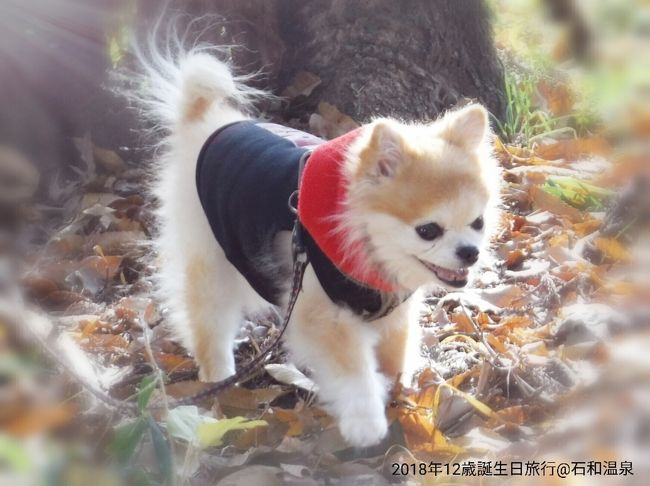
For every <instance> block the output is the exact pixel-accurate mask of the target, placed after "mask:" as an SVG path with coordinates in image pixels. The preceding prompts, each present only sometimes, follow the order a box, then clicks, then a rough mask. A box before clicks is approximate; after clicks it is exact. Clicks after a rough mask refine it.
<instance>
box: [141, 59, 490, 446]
mask: <svg viewBox="0 0 650 486" xmlns="http://www.w3.org/2000/svg"><path fill="white" fill-rule="evenodd" d="M167 54H169V53H167ZM172 57H173V56H172ZM145 79H146V83H145V86H144V89H143V91H141V92H140V94H139V96H140V101H141V103H142V106H144V107H145V109H146V110H148V111H147V115H148V116H150V117H151V118H152V119H154V120H155V121H156V123H157V125H158V126H159V127H161V128H162V129H163V130H164V131H165V132H166V136H165V138H164V139H163V143H162V144H161V145H162V146H161V149H160V155H159V164H158V166H157V168H156V171H157V177H156V180H155V182H154V184H153V190H154V193H155V195H156V197H157V199H158V200H159V201H160V208H159V210H158V213H157V216H158V223H159V233H158V235H157V238H156V242H157V248H158V251H159V255H160V259H161V262H160V264H161V265H160V272H159V276H158V277H159V278H158V282H159V288H160V294H161V298H162V299H163V301H164V303H165V305H166V307H167V308H168V309H169V315H168V319H167V320H168V322H169V324H170V325H171V326H172V328H173V329H174V330H175V332H176V334H177V335H178V336H179V338H180V339H181V340H182V343H183V344H184V346H185V347H186V348H187V349H188V350H189V351H190V352H191V353H193V354H195V357H196V358H197V361H198V362H199V365H200V377H201V379H203V380H206V381H218V380H221V379H223V378H225V377H227V376H229V375H231V374H232V373H234V371H235V367H234V359H233V349H232V347H233V344H234V340H235V336H236V333H237V331H238V329H239V326H240V323H241V321H242V317H243V315H244V314H245V313H252V312H256V311H258V310H260V309H261V308H263V307H264V306H266V305H267V304H265V302H264V301H263V300H262V299H261V297H259V296H258V295H257V294H256V292H255V291H254V290H253V288H251V286H250V285H249V284H248V282H247V281H246V280H245V279H244V278H243V276H242V275H240V274H239V273H238V271H237V270H236V269H235V268H234V267H233V265H232V264H230V263H229V262H228V260H227V259H226V258H225V255H224V253H223V251H222V249H221V247H220V246H219V244H218V243H217V241H216V240H215V238H214V236H213V234H212V231H211V229H210V227H209V225H208V221H207V219H206V217H205V215H204V212H203V209H202V207H201V204H200V202H199V199H198V194H197V190H196V186H195V167H196V161H197V156H198V154H199V151H200V149H201V147H202V145H203V143H204V142H205V140H206V138H207V137H208V136H209V135H210V134H211V133H212V132H214V131H215V130H216V129H218V128H219V127H221V126H223V125H225V124H227V123H231V122H233V121H237V120H244V119H246V118H247V115H246V114H245V113H246V111H247V109H248V105H249V101H250V99H251V97H253V96H256V95H258V94H259V93H258V92H255V91H254V90H249V89H248V88H245V87H244V86H243V85H241V84H240V83H238V82H237V81H236V80H235V79H234V78H233V77H232V75H231V74H230V70H229V68H228V66H227V65H226V64H224V63H222V62H221V61H218V60H217V59H216V58H215V57H213V56H211V55H207V54H205V53H203V52H190V53H188V54H183V53H182V51H181V52H179V53H178V55H177V56H176V57H175V58H171V59H170V58H169V56H167V57H165V56H162V55H158V54H155V53H154V56H153V61H152V62H148V63H147V62H145ZM199 99H207V100H209V102H210V105H209V107H207V108H206V111H205V113H203V114H201V116H199V117H198V118H192V117H189V119H188V115H187V114H188V113H190V112H191V111H192V107H193V106H195V104H196V103H197V101H198V100H199ZM388 142H389V146H390V147H389V148H390V150H389V151H388V158H387V159H386V160H387V161H388V162H389V163H387V164H385V167H383V168H381V170H380V172H379V173H378V174H379V175H380V176H381V177H390V176H391V172H392V171H393V170H394V169H395V164H397V163H398V160H397V159H396V157H397V156H396V150H398V149H397V148H396V147H397V142H395V141H394V140H393V139H392V138H390V139H389V140H388ZM449 204H454V203H453V202H451V201H450V203H449ZM480 209H481V208H479V207H477V208H476V212H477V215H478V214H480V212H481V211H480ZM448 211H450V212H452V213H453V208H439V209H438V210H437V213H436V214H434V215H431V217H432V218H436V219H437V220H439V221H444V218H445V217H446V214H447V212H448ZM355 217H356V218H361V219H363V221H362V222H361V221H360V220H356V221H353V222H352V223H350V224H348V228H351V227H352V228H356V227H363V228H365V230H367V231H369V232H370V233H372V237H373V238H374V239H381V240H382V241H385V243H384V244H382V245H380V246H378V247H377V248H376V251H377V252H378V253H377V255H378V257H379V260H380V261H381V262H383V264H384V265H385V266H386V267H387V268H388V270H389V272H390V274H394V275H399V279H400V282H402V283H404V284H406V285H405V286H406V287H407V288H411V290H412V289H413V288H415V287H418V286H419V285H420V283H421V282H422V281H423V280H428V281H430V280H431V275H430V274H428V275H426V276H424V275H421V274H420V273H418V272H422V269H421V268H420V269H417V268H416V267H413V268H403V267H401V268H398V267H399V265H401V264H402V261H403V259H402V257H401V253H403V252H404V249H405V248H407V249H408V251H410V252H412V253H414V254H421V255H425V256H426V257H427V258H430V259H431V260H432V261H435V262H439V263H440V264H441V265H448V266H452V265H456V263H455V262H453V261H452V260H453V256H451V253H450V252H452V251H453V249H454V248H455V247H456V246H457V245H458V244H459V243H461V242H471V243H475V244H477V245H478V244H480V240H481V238H482V236H481V235H479V234H477V233H476V232H471V231H468V230H467V229H466V228H459V229H458V231H456V232H454V233H453V235H451V236H449V237H448V238H449V240H441V241H440V242H439V243H438V244H436V245H434V246H433V247H431V245H429V244H424V242H423V241H421V240H418V239H417V236H416V235H415V233H414V231H413V228H410V227H409V228H399V227H398V226H396V225H398V224H401V223H398V222H396V221H395V220H394V218H390V217H388V216H382V215H378V214H357V215H352V216H350V218H351V219H352V220H353V219H354V218H355ZM449 225H450V226H451V225H453V222H450V223H449ZM396 231H397V233H396ZM402 232H403V233H404V234H408V235H409V236H408V237H406V238H402V237H401V235H402ZM396 235H399V236H397V237H396ZM278 242H279V243H278V244H282V245H284V246H286V248H285V250H286V251H288V250H289V248H288V244H289V242H288V240H287V239H286V238H285V239H279V240H278ZM282 242H284V243H282ZM391 242H392V243H391ZM425 277H426V278H425ZM411 284H416V285H414V286H412V285H411ZM411 301H416V302H419V301H418V299H417V298H415V297H414V298H412V299H410V300H409V301H407V302H406V303H403V304H402V305H400V306H399V307H398V308H397V309H395V310H394V311H393V312H392V313H390V314H389V315H388V316H386V317H384V318H382V319H380V320H378V321H375V322H371V323H367V322H363V321H362V320H361V319H360V318H359V317H358V316H357V315H355V314H353V313H351V312H350V311H348V310H346V309H343V308H341V307H339V306H337V305H335V304H334V303H332V301H331V300H330V299H329V298H328V297H327V295H326V294H325V292H324V291H323V289H322V287H321V285H320V283H319V282H318V280H317V278H316V276H315V274H314V273H313V271H312V270H311V269H310V268H309V269H308V271H307V273H306V275H305V278H304V284H303V291H302V293H301V296H300V298H299V300H298V303H297V305H296V308H295V310H294V314H293V316H292V321H291V323H290V325H289V328H288V331H287V339H286V344H287V346H288V347H289V350H290V352H291V355H292V356H293V359H295V360H296V361H297V363H299V364H300V365H303V366H305V367H308V368H310V369H311V370H312V371H313V376H314V380H315V381H316V382H317V383H318V385H319V389H320V393H319V394H320V399H321V400H322V401H323V403H324V404H325V405H326V407H327V409H328V410H329V412H330V413H331V414H332V415H333V416H334V417H336V418H337V420H338V424H339V428H340V431H341V433H342V434H343V436H344V437H345V439H346V440H347V441H349V443H350V444H352V445H355V446H368V445H372V444H375V443H377V442H378V441H379V440H380V439H381V438H382V437H384V436H385V434H386V432H387V421H386V417H385V413H384V408H385V403H386V397H387V391H388V388H389V385H390V383H391V382H392V380H394V379H395V377H396V375H397V374H399V373H403V376H402V379H403V380H404V381H406V382H408V380H409V378H410V373H412V372H413V371H414V370H415V369H416V368H417V366H418V364H419V356H420V355H419V349H418V346H419V324H418V319H417V315H414V314H415V313H417V312H418V308H417V306H412V305H410V302H411ZM394 333H402V335H403V336H405V337H404V339H403V346H402V348H400V349H395V353H394V354H395V356H392V359H393V361H395V362H396V364H395V363H394V366H393V368H394V369H392V371H389V372H388V375H389V376H385V375H384V374H382V373H380V372H379V366H380V363H379V362H378V353H379V354H381V353H380V351H379V349H380V348H381V346H382V345H388V348H389V349H390V345H391V339H392V336H393V334H394ZM205 348H207V349H209V353H207V354H205V353H204V354H203V355H201V353H200V351H199V350H200V349H205ZM389 354H390V353H389Z"/></svg>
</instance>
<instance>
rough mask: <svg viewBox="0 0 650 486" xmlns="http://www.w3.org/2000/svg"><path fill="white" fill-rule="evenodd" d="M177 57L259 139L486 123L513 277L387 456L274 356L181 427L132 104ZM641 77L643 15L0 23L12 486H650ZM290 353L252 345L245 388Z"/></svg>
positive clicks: (275, 8)
mask: <svg viewBox="0 0 650 486" xmlns="http://www.w3.org/2000/svg"><path fill="white" fill-rule="evenodd" d="M174 29H176V31H177V32H179V33H181V35H183V36H184V37H185V40H186V41H187V43H188V44H191V43H193V42H195V41H196V40H197V39H200V41H202V42H205V43H209V44H212V45H227V46H229V48H228V49H226V50H225V51H224V52H225V53H224V56H226V57H227V58H228V60H230V61H231V62H232V63H233V65H234V66H235V67H236V69H237V71H238V72H239V73H240V74H249V73H256V75H255V76H254V77H253V79H252V80H251V83H253V84H255V85H256V86H257V87H260V88H264V89H267V90H270V91H272V92H273V93H274V94H276V95H278V97H277V98H275V99H272V100H267V101H264V102H263V104H261V105H260V106H258V109H259V112H260V116H261V117H264V118H268V119H271V120H273V121H275V122H278V123H282V124H285V125H290V126H293V127H296V128H299V129H302V130H306V131H309V132H311V133H314V134H316V135H318V136H321V137H323V138H333V137H335V136H338V135H340V134H342V133H345V132H347V131H349V130H351V129H353V128H355V127H357V126H358V125H359V124H363V123H365V122H367V121H369V120H370V119H371V118H372V117H373V116H379V115H384V116H386V115H387V116H395V117H399V118H403V119H406V120H414V121H422V122H426V121H428V120H433V119H435V118H436V117H437V116H438V115H439V114H440V113H442V112H444V111H445V110H446V109H449V108H451V107H453V106H456V105H458V104H463V103H467V102H468V101H470V100H478V101H480V102H482V103H484V104H485V105H486V106H487V107H488V109H489V110H490V113H491V116H492V125H493V129H494V132H495V135H496V137H495V153H496V155H497V157H498V158H499V160H500V162H501V164H502V166H503V167H504V169H505V170H504V213H503V221H502V222H503V225H502V228H501V230H500V232H499V234H498V235H496V237H495V241H494V251H495V256H496V258H495V263H494V265H492V266H491V267H486V268H483V269H481V273H480V276H479V278H478V281H477V282H476V285H475V289H473V290H471V291H468V292H466V293H463V294H456V293H454V294H447V295H439V294H437V293H432V294H431V295H430V296H429V297H428V299H427V305H426V308H425V310H424V312H423V314H422V325H423V327H424V336H425V339H424V343H423V349H422V352H423V354H424V355H425V356H427V357H428V358H429V359H430V361H429V363H430V366H429V367H428V368H426V369H425V370H423V371H422V373H421V374H420V375H419V377H418V380H417V382H416V383H414V384H413V387H412V388H404V389H398V390H395V391H394V395H393V399H392V401H391V405H390V407H389V411H388V413H389V417H391V420H392V423H393V425H392V426H391V435H390V437H388V438H387V439H386V441H384V442H383V443H382V444H380V445H379V446H378V447H376V448H371V449H370V450H365V451H358V450H350V449H348V448H347V447H346V446H345V444H344V443H343V442H342V440H341V439H340V437H338V436H337V433H336V430H335V428H334V427H333V425H332V422H331V419H330V418H329V417H328V416H327V415H326V414H325V413H324V412H323V411H322V410H321V409H320V408H319V407H318V405H317V401H314V394H313V391H314V390H313V389H312V385H310V383H311V382H310V380H309V378H308V372H306V370H302V371H305V372H306V374H303V372H301V371H299V370H296V369H295V368H293V367H292V366H291V365H290V363H289V362H288V361H287V359H288V358H287V356H285V355H284V354H283V353H282V352H281V351H278V352H275V354H274V366H275V368H274V367H271V368H268V369H267V370H260V372H259V373H258V374H257V375H256V376H255V377H254V378H253V380H251V381H250V382H247V383H246V384H245V385H242V386H241V387H234V388H232V389H231V390H227V391H226V392H224V393H222V394H220V395H219V396H218V397H212V398H211V399H208V400H204V401H203V402H201V403H199V404H197V406H196V407H172V408H169V407H164V406H163V407H162V408H161V404H163V405H164V404H165V403H166V398H167V397H170V399H171V398H179V397H183V396H187V395H191V394H192V393H195V392H197V391H200V390H201V389H203V384H201V383H199V382H198V381H197V378H196V369H195V367H194V364H193V362H192V359H191V357H189V356H187V355H186V354H185V353H184V351H183V350H182V349H181V348H180V347H179V346H178V345H177V344H176V343H175V342H174V341H173V340H172V339H171V338H170V336H168V334H167V332H166V330H165V328H164V321H165V309H162V308H159V307H158V305H157V303H156V301H155V298H154V297H153V290H154V287H153V283H152V275H153V274H154V273H155V270H156V267H157V265H158V264H159V262H158V261H157V259H156V255H155V254H154V252H153V250H152V248H151V245H150V243H149V241H150V237H151V235H152V234H155V224H154V220H153V216H152V211H153V209H155V206H156V201H155V200H154V199H153V198H152V197H151V196H150V195H149V194H148V193H147V190H146V186H147V180H148V178H149V177H150V162H151V160H152V158H153V156H154V153H153V149H152V148H151V147H152V146H153V145H154V144H155V142H156V138H155V137H156V135H152V128H155V127H151V126H147V124H146V123H145V122H143V120H142V117H141V116H140V114H139V111H138V107H137V106H133V105H131V104H130V103H129V101H128V97H127V96H125V93H127V92H128V91H129V90H130V89H132V88H133V86H134V83H135V82H136V81H137V76H136V75H137V73H138V66H137V63H136V62H135V60H134V58H133V55H132V45H133V43H140V44H142V43H143V42H144V40H145V39H146V38H147V36H149V35H154V37H155V38H156V39H157V42H159V43H160V44H161V45H162V44H164V43H165V41H166V39H168V38H169V35H170V32H172V31H173V30H174ZM648 52H650V3H649V2H648V1H647V0H486V1H479V0H456V1H454V2H448V1H445V0H435V1H425V0H409V1H405V2H391V1H389V0H368V1H364V2H354V1H350V0H331V1H330V0H328V1H308V2H303V1H298V0H268V1H262V0H241V1H235V0H189V1H180V0H179V1H168V2H159V1H156V0H92V1H81V0H3V1H2V3H1V4H0V482H7V483H8V482H9V481H12V482H13V483H14V484H65V485H68V484H69V485H76V484H87V483H88V482H89V481H91V480H92V481H94V482H95V483H96V484H99V483H101V484H111V485H112V484H235V483H237V484H249V483H250V484H284V483H287V484H322V483H325V482H327V481H329V482H330V484H332V483H341V484H388V483H389V482H390V481H391V480H394V479H395V477H394V476H392V475H391V471H392V468H391V467H390V465H391V464H392V463H402V462H405V463H413V462H414V461H424V462H425V463H427V464H429V463H430V462H432V461H433V462H440V463H443V464H445V463H452V462H458V463H463V462H464V461H478V460H482V461H490V460H491V461H495V460H502V461H506V462H507V463H508V465H510V464H511V462H512V461H523V462H524V468H523V470H524V472H525V471H526V470H527V469H526V467H527V466H526V461H528V463H529V465H530V470H531V471H533V470H535V467H533V466H534V463H535V462H536V463H539V464H541V463H544V464H545V469H544V474H538V475H535V474H533V473H531V474H529V475H525V477H524V476H521V477H520V476H516V475H508V477H506V478H503V477H501V478H499V477H492V476H490V475H487V476H485V477H483V478H480V479H482V480H483V483H484V484H492V482H494V484H502V483H503V482H504V481H505V482H511V483H512V484H522V483H526V484H527V482H530V483H531V484H537V483H554V482H555V481H557V480H558V476H557V474H556V473H554V472H551V470H552V468H551V465H552V464H553V465H556V464H560V463H567V464H570V465H571V468H572V469H571V472H570V473H569V474H568V476H569V477H568V479H565V480H564V481H570V482H571V484H593V483H601V482H602V483H604V484H618V483H620V484H645V482H644V478H647V477H648V476H647V475H648V474H650V463H649V462H648V457H650V425H649V424H650V408H649V407H648V403H650V383H649V381H648V379H649V377H650V361H649V358H648V356H649V353H648V352H647V349H649V347H650V326H649V324H650V322H649V317H650V314H649V310H650V309H649V307H648V302H649V300H648V298H649V297H650V281H649V280H650V272H649V270H650V255H649V253H648V248H650V247H649V246H648V243H649V242H650V238H649V236H650V232H649V229H650V227H649V226H648V221H649V219H648V217H649V215H650V175H649V173H648V172H649V170H648V160H649V159H648V156H649V154H650V144H649V141H648V135H649V134H650V58H649V56H648V54H647V53H648ZM153 133H155V131H154V132H153ZM215 291H218V289H215ZM276 331H277V330H276V322H275V320H274V318H273V316H271V317H268V318H267V317H265V318H251V320H250V321H249V322H247V323H246V326H245V329H244V331H243V332H242V335H241V339H240V341H239V348H238V351H237V356H238V360H239V362H240V363H241V362H243V361H246V360H248V359H250V358H251V357H252V356H254V355H255V354H256V353H258V352H259V349H263V348H264V346H265V344H267V343H268V341H269V340H271V339H272V337H273V336H274V333H275V332H276ZM123 400H135V401H137V402H138V404H139V407H136V408H137V410H136V411H133V410H127V409H125V408H124V407H123V406H122V405H121V404H123V403H124V402H123ZM590 461H591V464H590V465H589V467H590V468H591V469H588V470H587V464H588V463H590ZM628 463H629V464H631V469H632V471H633V474H634V475H633V476H629V475H626V471H627V470H628V469H629V468H628ZM598 464H599V466H598ZM508 467H510V466H508ZM582 467H584V468H585V471H586V472H584V473H582V469H581V468H582ZM599 468H600V469H599ZM538 469H539V468H538ZM588 471H591V472H590V473H589V472H588ZM597 471H599V472H597ZM477 480H478V479H477V478H476V477H469V478H468V477H455V476H453V475H450V476H446V475H442V476H441V475H438V476H434V475H427V476H417V475H416V476H411V477H409V478H407V481H410V482H412V483H413V484H419V483H422V482H424V483H426V484H442V483H456V482H458V483H463V484H467V483H469V484H473V482H474V481H477ZM646 482H647V480H646Z"/></svg>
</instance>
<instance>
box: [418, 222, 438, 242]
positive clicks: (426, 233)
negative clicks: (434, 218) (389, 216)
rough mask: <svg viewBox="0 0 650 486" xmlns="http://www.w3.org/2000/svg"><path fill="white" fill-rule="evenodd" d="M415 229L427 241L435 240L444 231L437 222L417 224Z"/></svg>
mask: <svg viewBox="0 0 650 486" xmlns="http://www.w3.org/2000/svg"><path fill="white" fill-rule="evenodd" d="M415 231H416V232H417V234H418V236H419V237H420V238H422V239H423V240H427V241H431V240H435V239H436V238H438V237H439V236H440V235H442V233H443V229H442V228H441V227H440V225H438V224H436V223H427V224H422V225H420V226H416V227H415Z"/></svg>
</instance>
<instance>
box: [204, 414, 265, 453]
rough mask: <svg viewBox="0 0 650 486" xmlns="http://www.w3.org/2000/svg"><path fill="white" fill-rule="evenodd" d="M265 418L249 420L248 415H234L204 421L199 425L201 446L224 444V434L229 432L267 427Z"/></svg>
mask: <svg viewBox="0 0 650 486" xmlns="http://www.w3.org/2000/svg"><path fill="white" fill-rule="evenodd" d="M267 425H268V422H266V421H265V420H249V419H247V418H246V417H233V418H224V419H221V420H216V421H214V422H204V423H202V424H199V426H198V427H197V437H198V439H199V444H200V445H201V447H203V448H206V447H216V446H220V445H222V444H223V440H224V436H225V435H226V434H227V433H228V432H232V431H237V430H247V429H252V428H255V427H266V426H267Z"/></svg>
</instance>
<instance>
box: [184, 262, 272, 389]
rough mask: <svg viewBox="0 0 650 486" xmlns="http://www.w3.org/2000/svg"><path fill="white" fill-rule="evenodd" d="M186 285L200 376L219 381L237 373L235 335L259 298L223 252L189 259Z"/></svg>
mask: <svg viewBox="0 0 650 486" xmlns="http://www.w3.org/2000/svg"><path fill="white" fill-rule="evenodd" d="M184 287H185V289H184V290H185V292H184V293H185V295H184V304H185V310H186V315H187V318H188V321H189V322H188V325H189V330H190V336H189V341H190V347H191V348H192V349H191V350H192V352H193V353H194V357H195V359H196V362H197V364H198V366H199V379H200V380H201V381H206V382H215V381H220V380H222V379H224V378H227V377H228V376H230V375H232V374H234V373H235V358H234V352H233V347H234V343H235V338H236V337H237V333H238V331H239V329H240V327H241V323H242V320H243V317H244V313H245V311H246V310H247V309H249V308H251V304H254V302H256V301H258V300H259V297H257V294H255V292H254V291H253V289H252V288H251V287H250V285H249V284H248V282H246V280H245V279H244V278H243V277H242V276H241V275H240V274H239V273H238V272H237V270H236V269H235V268H234V267H233V266H232V265H231V264H230V263H229V262H228V261H227V260H226V259H225V257H224V256H222V255H212V256H210V257H207V256H206V255H194V256H193V257H192V258H189V259H188V260H187V266H186V270H185V285H184Z"/></svg>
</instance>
